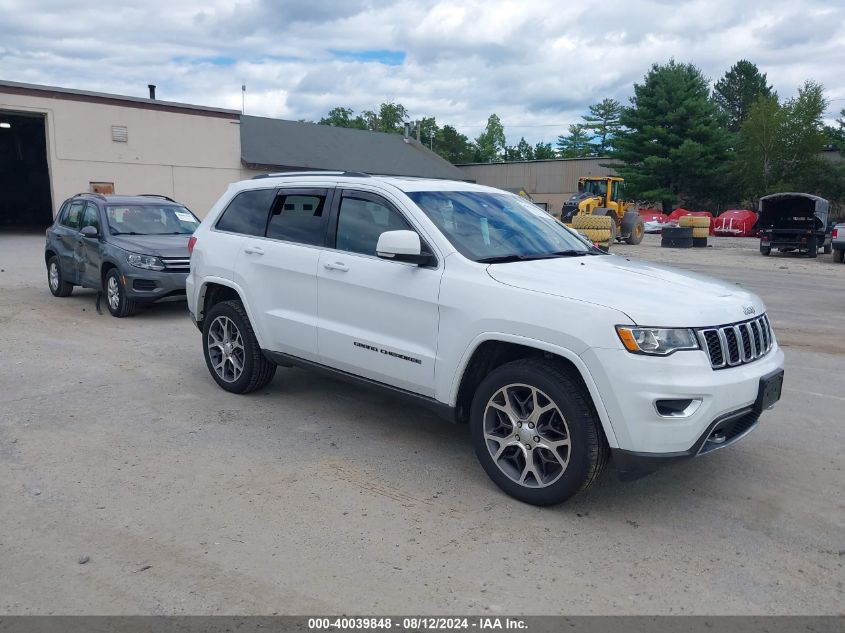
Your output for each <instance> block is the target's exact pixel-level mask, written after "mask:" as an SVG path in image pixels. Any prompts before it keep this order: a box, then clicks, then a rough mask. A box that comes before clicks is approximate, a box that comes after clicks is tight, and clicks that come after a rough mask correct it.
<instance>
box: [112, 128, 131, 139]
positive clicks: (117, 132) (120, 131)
mask: <svg viewBox="0 0 845 633" xmlns="http://www.w3.org/2000/svg"><path fill="white" fill-rule="evenodd" d="M111 140H113V141H114V142H115V143H128V142H129V128H128V127H126V126H125V125H112V126H111Z"/></svg>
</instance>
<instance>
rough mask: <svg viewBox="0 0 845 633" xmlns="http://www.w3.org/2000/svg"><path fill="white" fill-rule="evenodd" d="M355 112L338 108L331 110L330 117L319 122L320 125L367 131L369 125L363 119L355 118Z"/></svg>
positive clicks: (341, 107) (350, 109) (327, 116)
mask: <svg viewBox="0 0 845 633" xmlns="http://www.w3.org/2000/svg"><path fill="white" fill-rule="evenodd" d="M353 113H354V110H353V109H352V108H344V107H343V106H338V107H336V108H332V109H331V110H329V113H328V115H326V116H324V117H323V118H322V119H320V120H319V124H320V125H333V126H334V127H350V128H356V129H359V130H365V129H367V123H366V121H365V120H364V119H363V117H361V116H360V115H359V116H356V117H353V116H352V114H353Z"/></svg>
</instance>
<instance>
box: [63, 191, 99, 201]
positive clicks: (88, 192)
mask: <svg viewBox="0 0 845 633" xmlns="http://www.w3.org/2000/svg"><path fill="white" fill-rule="evenodd" d="M79 196H94V197H95V198H100V199H101V200H105V199H106V197H105V196H104V195H103V194H101V193H93V192H91V191H83V192H82V193H75V194H73V195H72V196H71V198H78V197H79Z"/></svg>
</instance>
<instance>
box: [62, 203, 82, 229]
mask: <svg viewBox="0 0 845 633" xmlns="http://www.w3.org/2000/svg"><path fill="white" fill-rule="evenodd" d="M84 207H85V201H84V200H78V201H76V202H73V203H71V205H70V207H69V208H68V210H67V211H66V212H65V214H64V215H63V216H62V220H61V223H62V224H63V225H65V226H66V227H68V228H70V229H78V228H79V219H80V216H81V215H82V209H83V208H84Z"/></svg>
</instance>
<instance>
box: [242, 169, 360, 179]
mask: <svg viewBox="0 0 845 633" xmlns="http://www.w3.org/2000/svg"><path fill="white" fill-rule="evenodd" d="M298 176H345V177H347V178H369V177H370V174H365V173H364V172H362V171H283V172H278V173H271V174H258V175H257V176H253V177H252V178H251V180H259V179H261V178H286V177H298Z"/></svg>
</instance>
